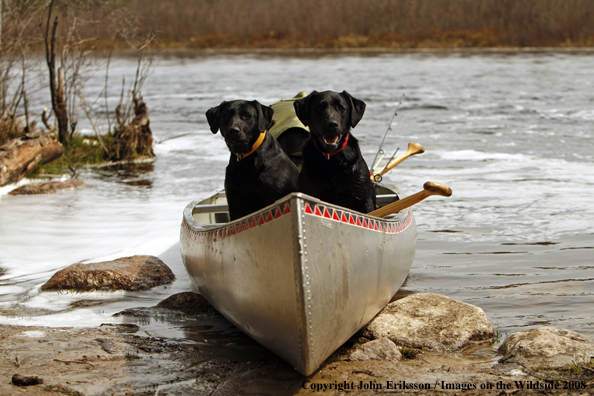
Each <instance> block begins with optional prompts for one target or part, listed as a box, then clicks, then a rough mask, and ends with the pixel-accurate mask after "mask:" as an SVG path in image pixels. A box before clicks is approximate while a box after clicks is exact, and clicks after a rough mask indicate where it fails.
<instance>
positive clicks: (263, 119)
mask: <svg viewBox="0 0 594 396" xmlns="http://www.w3.org/2000/svg"><path fill="white" fill-rule="evenodd" d="M252 104H253V105H254V106H255V107H256V109H257V110H258V130H259V131H260V133H262V132H264V131H266V130H268V129H269V128H270V127H271V126H272V115H273V114H274V110H273V109H272V107H270V106H265V105H263V104H260V102H258V101H257V100H253V101H252Z"/></svg>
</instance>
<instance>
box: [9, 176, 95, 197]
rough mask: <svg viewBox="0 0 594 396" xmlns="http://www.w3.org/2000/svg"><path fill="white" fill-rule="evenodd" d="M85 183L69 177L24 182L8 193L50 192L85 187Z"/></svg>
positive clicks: (31, 193)
mask: <svg viewBox="0 0 594 396" xmlns="http://www.w3.org/2000/svg"><path fill="white" fill-rule="evenodd" d="M86 186H87V185H86V184H85V183H84V182H83V181H82V180H78V179H70V180H66V181H48V182H43V183H31V184H25V185H24V186H21V187H19V188H15V189H14V190H12V191H11V192H9V193H8V194H9V195H33V194H52V193H55V192H56V191H60V190H65V189H68V188H79V187H86Z"/></svg>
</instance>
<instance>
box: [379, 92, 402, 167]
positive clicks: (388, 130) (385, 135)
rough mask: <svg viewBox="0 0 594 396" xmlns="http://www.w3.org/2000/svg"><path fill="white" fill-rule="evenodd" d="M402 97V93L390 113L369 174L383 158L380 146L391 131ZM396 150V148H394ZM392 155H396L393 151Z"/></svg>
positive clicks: (382, 150)
mask: <svg viewBox="0 0 594 396" xmlns="http://www.w3.org/2000/svg"><path fill="white" fill-rule="evenodd" d="M403 98H404V94H402V98H400V101H399V102H398V105H397V106H396V110H395V111H394V114H392V118H391V119H390V123H389V124H388V129H386V133H384V137H383V139H382V142H381V143H380V145H379V148H378V150H377V153H376V154H375V158H374V159H373V166H372V167H371V174H373V173H374V172H375V169H376V168H377V166H378V165H379V163H380V162H381V160H382V159H383V158H384V149H383V148H382V147H383V145H384V141H385V140H386V137H387V136H388V133H389V132H390V131H392V123H393V122H394V118H395V117H396V116H397V115H398V109H399V108H400V105H401V104H402V99H403ZM396 152H398V149H396ZM394 155H396V153H394ZM394 155H393V156H392V158H393V157H394ZM378 157H379V159H378Z"/></svg>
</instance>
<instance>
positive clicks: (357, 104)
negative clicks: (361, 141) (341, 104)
mask: <svg viewBox="0 0 594 396" xmlns="http://www.w3.org/2000/svg"><path fill="white" fill-rule="evenodd" d="M341 95H342V97H343V98H345V99H346V101H347V102H348V103H349V104H350V105H351V106H350V107H351V128H354V127H355V126H356V125H357V124H358V123H359V121H361V118H363V113H365V102H363V101H362V100H359V99H355V98H353V97H352V96H351V94H350V93H348V92H347V91H342V93H341Z"/></svg>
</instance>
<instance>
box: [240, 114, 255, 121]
mask: <svg viewBox="0 0 594 396" xmlns="http://www.w3.org/2000/svg"><path fill="white" fill-rule="evenodd" d="M241 118H243V119H244V120H249V119H250V118H252V115H251V114H250V113H243V114H242V115H241Z"/></svg>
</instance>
